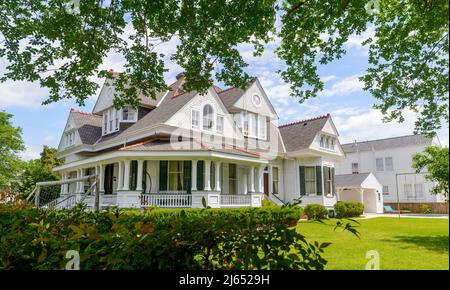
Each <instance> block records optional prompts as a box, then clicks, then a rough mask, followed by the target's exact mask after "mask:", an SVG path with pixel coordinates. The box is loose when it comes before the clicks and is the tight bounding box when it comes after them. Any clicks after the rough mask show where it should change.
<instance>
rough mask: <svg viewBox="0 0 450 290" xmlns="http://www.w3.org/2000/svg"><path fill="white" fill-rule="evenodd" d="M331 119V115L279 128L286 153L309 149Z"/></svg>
mask: <svg viewBox="0 0 450 290" xmlns="http://www.w3.org/2000/svg"><path fill="white" fill-rule="evenodd" d="M329 118H330V114H327V115H325V116H320V117H316V118H312V119H307V120H301V121H297V122H294V123H290V124H285V125H281V126H279V127H278V128H279V129H280V134H281V137H282V138H283V143H284V146H285V147H286V151H288V152H289V151H299V150H302V149H307V148H309V146H310V145H311V143H312V142H313V141H314V138H315V137H316V135H317V133H319V132H320V131H321V130H322V128H323V127H324V126H325V124H326V122H327V121H328V119H329Z"/></svg>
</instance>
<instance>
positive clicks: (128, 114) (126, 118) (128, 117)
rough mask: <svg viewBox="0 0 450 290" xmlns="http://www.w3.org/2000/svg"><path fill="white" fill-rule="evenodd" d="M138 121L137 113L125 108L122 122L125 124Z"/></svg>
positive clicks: (130, 108) (132, 109)
mask: <svg viewBox="0 0 450 290" xmlns="http://www.w3.org/2000/svg"><path fill="white" fill-rule="evenodd" d="M136 119H137V112H136V110H135V109H134V108H132V107H124V108H123V109H122V121H123V122H135V121H136Z"/></svg>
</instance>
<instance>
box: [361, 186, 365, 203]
mask: <svg viewBox="0 0 450 290" xmlns="http://www.w3.org/2000/svg"><path fill="white" fill-rule="evenodd" d="M360 195H361V203H362V204H364V189H363V188H361V189H360Z"/></svg>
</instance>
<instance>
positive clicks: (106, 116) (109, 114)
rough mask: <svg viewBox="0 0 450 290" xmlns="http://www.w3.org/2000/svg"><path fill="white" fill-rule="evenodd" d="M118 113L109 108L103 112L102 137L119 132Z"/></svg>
mask: <svg viewBox="0 0 450 290" xmlns="http://www.w3.org/2000/svg"><path fill="white" fill-rule="evenodd" d="M119 116H120V111H118V110H116V109H114V108H109V109H108V110H105V111H104V112H103V135H107V134H109V133H112V132H116V131H119V128H120V120H119Z"/></svg>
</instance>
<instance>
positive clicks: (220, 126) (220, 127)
mask: <svg viewBox="0 0 450 290" xmlns="http://www.w3.org/2000/svg"><path fill="white" fill-rule="evenodd" d="M217 133H223V116H217Z"/></svg>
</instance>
